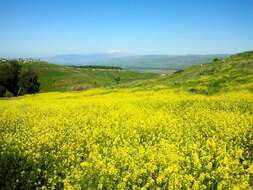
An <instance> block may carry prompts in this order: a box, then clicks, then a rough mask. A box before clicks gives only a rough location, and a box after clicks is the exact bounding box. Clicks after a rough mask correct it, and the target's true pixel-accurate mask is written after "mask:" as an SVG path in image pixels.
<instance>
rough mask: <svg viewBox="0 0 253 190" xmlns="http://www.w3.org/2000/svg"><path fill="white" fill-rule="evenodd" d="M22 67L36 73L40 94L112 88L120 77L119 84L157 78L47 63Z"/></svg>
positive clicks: (126, 71)
mask: <svg viewBox="0 0 253 190" xmlns="http://www.w3.org/2000/svg"><path fill="white" fill-rule="evenodd" d="M22 65H23V67H24V68H31V69H33V70H34V71H36V72H37V73H38V75H39V82H40V83H41V91H42V92H45V91H46V92H48V91H68V90H78V89H87V88H91V87H106V86H113V85H116V81H115V77H120V84H121V83H127V82H132V81H135V80H143V79H150V78H153V77H155V76H158V75H157V74H153V73H140V72H134V71H128V70H120V69H92V68H73V67H68V66H60V65H55V64H49V63H47V62H28V63H22Z"/></svg>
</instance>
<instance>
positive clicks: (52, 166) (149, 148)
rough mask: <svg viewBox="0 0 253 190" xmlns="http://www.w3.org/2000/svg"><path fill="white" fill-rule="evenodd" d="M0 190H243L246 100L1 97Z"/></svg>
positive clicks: (251, 127)
mask: <svg viewBox="0 0 253 190" xmlns="http://www.w3.org/2000/svg"><path fill="white" fill-rule="evenodd" d="M0 113H1V114H0V186H1V187H2V189H138V190H145V189H157V190H159V189H252V188H253V94H250V93H242V92H232V93H228V94H223V95H222V94H221V95H215V96H203V95H192V94H186V93H177V94H176V93H175V92H169V91H167V90H153V91H152V90H150V91H148V90H146V91H141V90H137V91H134V90H133V89H122V90H117V89H115V90H105V89H96V90H90V91H87V92H78V93H44V94H38V95H29V96H24V97H18V98H13V99H9V100H7V99H3V100H0Z"/></svg>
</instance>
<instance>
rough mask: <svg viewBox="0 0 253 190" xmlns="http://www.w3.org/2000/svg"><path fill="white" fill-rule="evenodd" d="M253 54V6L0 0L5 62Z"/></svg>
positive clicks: (201, 1) (242, 0) (240, 1)
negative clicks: (114, 54)
mask: <svg viewBox="0 0 253 190" xmlns="http://www.w3.org/2000/svg"><path fill="white" fill-rule="evenodd" d="M250 49H253V0H83V1H81V0H80V1H78V0H72V1H71V0H1V2H0V56H26V57H27V56H31V57H43V56H51V55H57V54H80V53H96V52H124V53H130V54H132V53H133V54H212V53H235V52H240V51H245V50H250Z"/></svg>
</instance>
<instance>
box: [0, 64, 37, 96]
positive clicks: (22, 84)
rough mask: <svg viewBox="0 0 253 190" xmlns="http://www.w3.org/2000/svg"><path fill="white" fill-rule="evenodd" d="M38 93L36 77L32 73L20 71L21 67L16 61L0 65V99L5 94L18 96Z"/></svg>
mask: <svg viewBox="0 0 253 190" xmlns="http://www.w3.org/2000/svg"><path fill="white" fill-rule="evenodd" d="M22 89H23V91H22V94H26V93H35V92H38V91H39V83H38V76H37V75H36V74H35V73H34V72H33V71H28V70H24V71H23V70H22V66H21V65H20V64H19V62H18V61H16V60H10V61H6V62H4V63H1V64H0V97H3V96H5V95H6V94H11V95H12V96H18V95H19V94H20V92H21V90H22Z"/></svg>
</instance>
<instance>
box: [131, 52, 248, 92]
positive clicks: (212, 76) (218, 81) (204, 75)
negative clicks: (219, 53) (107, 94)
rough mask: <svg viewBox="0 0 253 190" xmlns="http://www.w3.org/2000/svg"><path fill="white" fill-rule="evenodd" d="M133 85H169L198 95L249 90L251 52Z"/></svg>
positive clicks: (165, 86)
mask: <svg viewBox="0 0 253 190" xmlns="http://www.w3.org/2000/svg"><path fill="white" fill-rule="evenodd" d="M132 85H135V86H137V87H145V88H172V89H176V90H186V91H190V92H193V93H200V94H214V93H217V92H226V91H234V90H248V91H253V51H250V52H244V53H239V54H235V55H232V56H230V57H228V58H225V59H218V60H216V61H213V62H212V63H210V64H200V65H194V66H191V67H189V68H187V69H185V70H181V71H178V72H176V73H174V74H172V75H169V76H168V75H166V76H162V77H160V78H158V79H153V80H148V81H145V82H144V83H138V82H136V83H134V84H132Z"/></svg>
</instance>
